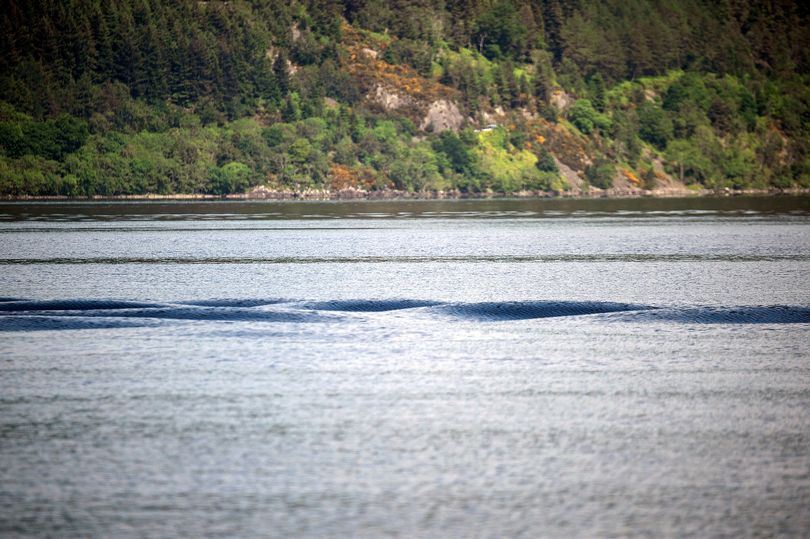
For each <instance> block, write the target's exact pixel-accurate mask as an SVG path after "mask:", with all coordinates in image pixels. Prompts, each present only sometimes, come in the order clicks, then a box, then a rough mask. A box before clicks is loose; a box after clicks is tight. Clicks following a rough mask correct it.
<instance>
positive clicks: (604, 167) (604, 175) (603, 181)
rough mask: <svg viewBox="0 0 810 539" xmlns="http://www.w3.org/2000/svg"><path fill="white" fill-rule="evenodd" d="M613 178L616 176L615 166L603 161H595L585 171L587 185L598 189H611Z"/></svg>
mask: <svg viewBox="0 0 810 539" xmlns="http://www.w3.org/2000/svg"><path fill="white" fill-rule="evenodd" d="M614 176H616V166H615V165H614V164H613V163H611V162H610V161H607V160H605V159H600V160H597V161H596V162H594V164H593V165H591V166H590V167H588V168H587V169H586V170H585V178H586V179H587V180H588V183H590V184H591V185H593V186H594V187H598V188H600V189H609V188H610V187H612V186H613V177H614Z"/></svg>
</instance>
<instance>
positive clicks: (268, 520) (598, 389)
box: [0, 197, 810, 537]
mask: <svg viewBox="0 0 810 539" xmlns="http://www.w3.org/2000/svg"><path fill="white" fill-rule="evenodd" d="M808 270H810V201H809V200H808V199H807V198H800V197H788V198H729V199H690V200H677V199H673V200H623V201H616V200H589V201H571V200H562V201H560V200H553V201H526V200H515V201H509V200H503V201H433V202H374V203H357V202H355V203H250V202H227V203H214V202H206V203H163V202H161V203H71V204H65V203H42V204H12V203H5V204H0V296H2V298H0V357H1V358H2V360H0V533H2V534H4V535H9V536H87V535H94V536H143V535H148V536H153V535H154V536H167V535H168V536H171V535H190V536H222V535H238V536H255V535H259V536H278V537H289V536H308V537H346V536H389V535H394V536H405V537H413V536H422V537H467V536H470V537H505V536H510V537H538V536H544V537H592V536H597V535H598V536H628V535H630V536H656V537H657V536H661V535H699V536H728V535H734V536H739V535H769V536H771V535H781V536H796V537H799V536H806V534H807V530H808V529H810V511H807V508H808V507H810V452H809V451H808V449H807V448H808V447H810V413H808V412H810V363H808V344H807V343H809V342H810V285H808V279H807V276H808Z"/></svg>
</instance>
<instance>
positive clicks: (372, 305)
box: [301, 299, 441, 313]
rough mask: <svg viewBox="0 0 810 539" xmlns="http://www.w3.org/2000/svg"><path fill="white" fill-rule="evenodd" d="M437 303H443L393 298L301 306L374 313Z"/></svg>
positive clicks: (317, 302)
mask: <svg viewBox="0 0 810 539" xmlns="http://www.w3.org/2000/svg"><path fill="white" fill-rule="evenodd" d="M435 305H441V304H440V303H439V302H436V301H419V300H411V299H391V300H373V299H352V300H336V301H314V302H307V303H303V304H301V307H303V308H305V309H314V310H317V311H343V312H358V313H372V312H385V311H401V310H403V309H414V308H417V307H433V306H435Z"/></svg>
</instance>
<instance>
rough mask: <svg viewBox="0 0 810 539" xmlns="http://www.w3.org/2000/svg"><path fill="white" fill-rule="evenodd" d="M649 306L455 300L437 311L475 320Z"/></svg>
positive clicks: (544, 316)
mask: <svg viewBox="0 0 810 539" xmlns="http://www.w3.org/2000/svg"><path fill="white" fill-rule="evenodd" d="M651 308H652V307H648V306H646V305H631V304H628V303H610V302H600V301H510V302H486V303H453V304H447V305H442V306H440V307H438V308H437V309H436V310H437V311H438V312H441V313H444V314H448V315H451V316H454V317H458V318H466V319H474V320H482V321H487V320H529V319H532V318H553V317H560V316H583V315H589V314H604V313H617V312H626V311H640V310H646V309H651Z"/></svg>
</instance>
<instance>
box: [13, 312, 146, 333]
mask: <svg viewBox="0 0 810 539" xmlns="http://www.w3.org/2000/svg"><path fill="white" fill-rule="evenodd" d="M147 325H149V324H147V322H146V321H144V320H127V319H123V318H111V317H107V318H93V317H91V318H80V317H74V316H42V315H29V316H18V315H11V316H0V331H15V332H16V331H59V330H69V329H116V328H133V327H144V326H147Z"/></svg>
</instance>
